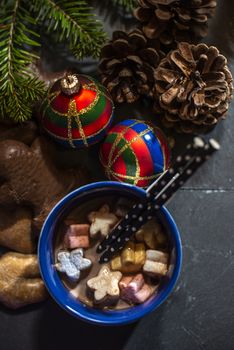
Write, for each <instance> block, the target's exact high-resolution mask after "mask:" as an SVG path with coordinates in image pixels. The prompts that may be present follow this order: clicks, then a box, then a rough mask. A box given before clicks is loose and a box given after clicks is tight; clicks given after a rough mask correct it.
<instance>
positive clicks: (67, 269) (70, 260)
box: [55, 248, 92, 282]
mask: <svg viewBox="0 0 234 350" xmlns="http://www.w3.org/2000/svg"><path fill="white" fill-rule="evenodd" d="M57 259H58V263H57V264H56V265H55V266H56V268H57V270H58V271H60V272H64V273H65V274H66V275H67V276H68V278H69V279H71V280H72V281H74V282H76V281H78V280H79V278H80V271H82V270H86V269H88V268H89V267H90V266H91V265H92V262H91V260H89V259H86V258H84V252H83V249H82V248H79V249H75V250H73V251H71V252H68V251H60V252H59V253H58V255H57Z"/></svg>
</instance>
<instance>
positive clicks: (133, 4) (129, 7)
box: [111, 0, 137, 11]
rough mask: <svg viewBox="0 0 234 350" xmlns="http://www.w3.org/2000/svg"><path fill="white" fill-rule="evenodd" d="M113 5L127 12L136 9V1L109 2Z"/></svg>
mask: <svg viewBox="0 0 234 350" xmlns="http://www.w3.org/2000/svg"><path fill="white" fill-rule="evenodd" d="M111 1H112V3H113V4H114V5H120V6H122V7H124V8H125V9H126V10H127V11H132V10H133V9H134V8H135V7H137V0H111Z"/></svg>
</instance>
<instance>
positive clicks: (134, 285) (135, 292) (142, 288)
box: [119, 273, 153, 304]
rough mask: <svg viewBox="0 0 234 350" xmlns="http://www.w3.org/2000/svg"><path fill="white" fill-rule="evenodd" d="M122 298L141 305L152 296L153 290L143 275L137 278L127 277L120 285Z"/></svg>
mask: <svg viewBox="0 0 234 350" xmlns="http://www.w3.org/2000/svg"><path fill="white" fill-rule="evenodd" d="M119 287H120V290H121V298H122V299H123V300H126V301H127V302H130V303H136V304H140V303H143V302H144V301H146V300H147V299H148V298H149V297H150V295H152V293H153V290H152V288H151V287H150V286H149V285H148V284H146V283H145V281H144V277H143V275H142V274H141V273H138V274H137V275H135V276H125V277H123V278H122V279H121V281H120V283H119Z"/></svg>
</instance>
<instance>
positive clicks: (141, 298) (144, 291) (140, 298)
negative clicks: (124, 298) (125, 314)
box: [133, 283, 152, 304]
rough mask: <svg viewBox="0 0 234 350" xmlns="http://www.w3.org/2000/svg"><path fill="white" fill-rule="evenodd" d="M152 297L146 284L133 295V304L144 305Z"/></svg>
mask: <svg viewBox="0 0 234 350" xmlns="http://www.w3.org/2000/svg"><path fill="white" fill-rule="evenodd" d="M151 295H152V288H150V286H149V285H148V284H146V283H145V284H144V286H143V287H142V288H141V289H140V290H139V291H138V292H137V293H136V294H135V296H134V300H133V301H134V302H135V303H137V304H141V303H144V302H145V301H146V300H147V299H148V298H149V297H150V296H151Z"/></svg>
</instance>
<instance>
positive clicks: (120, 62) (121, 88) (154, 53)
mask: <svg viewBox="0 0 234 350" xmlns="http://www.w3.org/2000/svg"><path fill="white" fill-rule="evenodd" d="M161 57H162V53H161V52H160V51H159V48H158V47H156V46H154V47H153V45H151V44H150V43H149V41H148V40H147V39H146V37H145V36H144V34H143V33H142V32H141V31H140V30H139V29H135V30H133V31H132V32H130V33H129V34H127V33H125V32H122V31H115V32H114V33H113V38H112V40H110V41H109V42H108V43H107V44H106V45H105V46H104V47H103V48H102V51H101V61H100V65H99V70H100V73H101V78H102V83H103V85H104V86H105V87H106V88H107V89H108V90H109V92H110V94H111V95H112V98H113V100H114V101H116V102H118V103H122V102H128V103H133V102H135V101H136V100H137V99H138V98H139V96H140V95H145V94H146V95H147V94H148V95H152V88H153V86H154V70H155V67H157V66H158V64H159V62H160V59H161Z"/></svg>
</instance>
